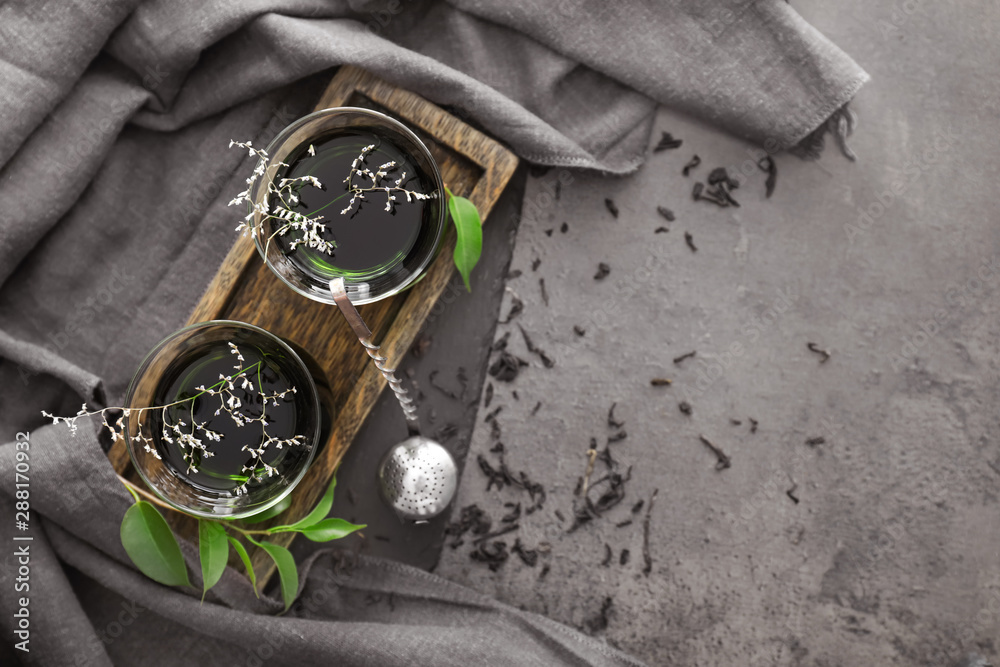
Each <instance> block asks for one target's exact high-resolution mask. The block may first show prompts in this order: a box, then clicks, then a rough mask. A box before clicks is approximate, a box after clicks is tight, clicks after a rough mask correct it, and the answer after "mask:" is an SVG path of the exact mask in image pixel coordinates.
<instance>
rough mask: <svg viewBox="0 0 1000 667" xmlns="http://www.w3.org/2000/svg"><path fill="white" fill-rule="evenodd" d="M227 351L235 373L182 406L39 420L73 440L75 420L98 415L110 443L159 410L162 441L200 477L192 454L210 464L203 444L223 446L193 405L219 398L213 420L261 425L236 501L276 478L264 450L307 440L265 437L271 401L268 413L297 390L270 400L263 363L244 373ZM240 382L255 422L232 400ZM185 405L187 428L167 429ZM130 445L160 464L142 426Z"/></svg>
mask: <svg viewBox="0 0 1000 667" xmlns="http://www.w3.org/2000/svg"><path fill="white" fill-rule="evenodd" d="M229 351H230V353H231V354H234V355H236V363H235V364H234V365H233V373H231V374H230V375H223V374H222V373H220V374H219V381H218V382H216V383H215V384H213V385H212V386H210V387H206V386H205V385H201V386H200V387H195V389H197V390H198V393H197V394H195V395H194V396H191V397H190V398H185V399H182V400H180V401H174V402H173V403H168V404H167V405H158V406H151V407H145V408H134V409H130V408H121V407H111V408H104V409H102V410H93V411H88V410H87V404H86V403H84V404H83V406H82V407H81V408H80V411H79V412H77V413H76V415H74V416H72V417H57V416H56V415H53V414H50V413H48V412H46V411H44V410H43V411H42V415H43V416H45V417H46V418H48V419H51V420H52V423H53V424H60V423H62V424H66V425H67V426H68V427H69V430H70V434H71V435H76V431H77V428H78V427H77V424H76V421H77V419H79V418H81V417H91V416H94V415H101V419H102V422H103V425H104V427H105V428H107V429H108V431H109V432H110V433H111V437H112V439H114V440H119V439H121V440H124V439H125V419H127V418H128V417H129V415H130V414H131V413H132V412H133V411H135V412H138V413H140V414H141V413H142V412H145V411H147V410H160V411H161V413H160V414H161V418H162V421H163V427H162V429H161V431H160V437H161V438H162V439H163V440H164V441H165V442H168V443H170V444H173V445H176V446H177V447H178V449H179V450H180V452H181V457H182V458H183V460H184V462H185V463H187V465H188V467H187V472H188V474H190V473H192V472H198V467H197V465H196V464H195V450H198V451H199V452H200V455H201V457H202V458H209V457H212V456H214V454H213V453H212V452H211V451H210V450H209V449H208V445H206V441H209V442H221V441H222V438H223V436H222V434H221V433H218V432H216V431H213V430H211V429H209V428H208V427H207V425H206V424H207V422H201V423H199V422H198V421H197V420H195V418H194V401H195V399H196V398H198V397H200V396H204V395H208V396H217V397H218V398H219V407H218V408H217V409H216V411H215V415H216V416H218V415H220V414H222V412H223V411H225V412H226V414H228V415H229V417H230V418H231V419H232V420H233V422H234V423H235V424H236V425H237V426H239V427H244V426H248V425H250V424H260V428H261V440H260V443H259V444H258V445H257V446H256V447H255V446H252V445H244V446H243V451H245V452H247V453H248V454H249V456H250V460H249V463H248V464H245V465H244V466H243V469H242V472H243V473H244V474H248V477H247V480H246V481H245V482H244V483H243V484H242V485H240V486H239V487H237V488H236V489H234V490H233V491H232V493H233V495H236V496H240V495H243V494H244V493H246V491H247V485H248V484H249V483H250V482H251V481H261V480H263V479H264V478H265V477H271V476H273V475H274V474H275V473H276V472H277V469H276V468H275V467H274V466H271V465H269V464H268V463H266V462H265V461H264V460H263V457H264V454H265V453H266V452H267V449H268V448H269V447H271V446H274V447H275V448H276V449H283V448H284V447H288V446H295V445H303V444H305V442H306V439H305V436H302V435H296V436H293V437H291V438H277V437H275V436H272V435H268V433H267V427H268V425H269V423H268V421H267V404H268V401H270V403H271V406H272V407H277V405H278V399H281V398H284V397H285V396H287V395H289V394H296V393H298V391H297V390H296V388H295V387H290V388H288V389H285V390H284V391H278V392H273V393H270V394H267V393H264V392H263V391H261V387H260V371H259V369H260V365H261V364H262V363H263V362H262V361H258V362H257V363H255V364H253V365H251V366H249V367H244V365H243V362H244V361H245V358H244V357H243V353H242V352H240V349H239V347H238V346H237V345H236V344H235V343H232V342H230V343H229ZM255 369H257V372H258V382H257V387H256V389H255V387H254V383H253V381H252V380H251V379H250V377H248V373H250V372H251V371H253V370H255ZM237 380H238V381H240V389H241V390H243V391H249V392H255V391H256V392H257V393H258V395H259V396H260V397H261V399H262V400H261V413H260V415H258V416H256V417H254V416H252V415H250V414H247V413H246V412H244V411H243V408H245V406H244V404H243V401H242V400H241V399H240V398H239V397H238V396H236V394H235V393H234V392H235V391H236V381H237ZM184 403H190V409H191V412H190V414H191V424H188V423H187V422H186V421H184V420H183V419H178V420H177V421H176V422H174V423H172V424H171V423H169V420H168V418H167V410H168V409H169V408H171V407H174V406H177V405H182V404H184ZM118 411H120V412H121V413H122V414H121V416H119V417H118V419H117V420H116V421H115V422H114V423H111V422H109V421H108V413H111V412H118ZM132 441H133V442H136V443H139V444H141V445H142V446H143V449H144V450H145V451H146V452H148V453H150V454H151V455H153V456H155V457H156V458H157V459H161V460H162V457H161V456H160V453H159V452H158V451H157V450H156V446H155V443H154V441H153V439H152V438H151V437H149V436H147V435H146V434H144V433H143V430H142V424H141V423H140V424H139V429H138V432H137V433H136V435H134V436H132ZM258 468H263V470H262V471H260V472H258Z"/></svg>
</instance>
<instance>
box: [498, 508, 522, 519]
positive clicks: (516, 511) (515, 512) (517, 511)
mask: <svg viewBox="0 0 1000 667" xmlns="http://www.w3.org/2000/svg"><path fill="white" fill-rule="evenodd" d="M503 506H504V507H508V508H510V512H508V513H507V514H504V515H503V516H502V517H500V523H514V522H515V521H517V520H518V519H520V518H521V503H504V504H503Z"/></svg>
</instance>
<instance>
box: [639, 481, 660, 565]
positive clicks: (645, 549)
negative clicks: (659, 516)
mask: <svg viewBox="0 0 1000 667" xmlns="http://www.w3.org/2000/svg"><path fill="white" fill-rule="evenodd" d="M659 492H660V490H659V489H653V495H651V496H650V497H649V505H648V506H647V507H646V516H645V518H644V519H643V520H642V560H643V562H644V565H643V566H642V573H643V574H644V575H645V576H647V577H648V576H649V573H650V572H652V571H653V555H652V553H651V552H650V550H649V518H650V515H652V513H653V503H655V502H656V494H658V493H659ZM638 506H639V507H642V501H641V500H640V501H639V505H638ZM633 511H635V508H633Z"/></svg>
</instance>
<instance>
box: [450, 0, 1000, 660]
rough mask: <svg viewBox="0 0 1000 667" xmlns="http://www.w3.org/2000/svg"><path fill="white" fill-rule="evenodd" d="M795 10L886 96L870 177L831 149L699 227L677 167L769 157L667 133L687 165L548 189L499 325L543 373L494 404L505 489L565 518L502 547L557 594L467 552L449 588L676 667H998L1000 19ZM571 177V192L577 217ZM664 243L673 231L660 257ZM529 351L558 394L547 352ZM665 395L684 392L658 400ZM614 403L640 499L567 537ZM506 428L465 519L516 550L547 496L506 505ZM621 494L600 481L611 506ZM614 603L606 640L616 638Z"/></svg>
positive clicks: (721, 138)
mask: <svg viewBox="0 0 1000 667" xmlns="http://www.w3.org/2000/svg"><path fill="white" fill-rule="evenodd" d="M794 4H795V5H796V7H797V8H798V9H799V11H800V12H802V13H803V14H804V16H805V17H806V18H807V19H808V20H809V21H811V22H812V23H813V24H814V25H815V26H816V27H817V28H818V29H819V30H821V31H823V32H824V33H826V34H827V35H828V36H830V37H831V38H832V39H833V41H834V42H836V43H837V44H839V45H840V46H842V47H843V48H844V49H846V50H847V51H848V52H849V53H851V54H852V55H853V56H854V57H855V58H856V59H857V60H858V61H859V62H860V63H861V64H862V65H863V66H864V67H865V68H866V69H868V71H869V72H870V73H871V74H872V76H873V81H872V82H871V83H870V84H868V85H867V86H866V87H865V88H864V89H863V90H862V92H861V93H860V95H859V96H858V98H857V100H856V103H855V109H856V110H857V112H858V114H859V115H860V120H861V124H860V127H859V130H858V132H857V134H856V135H855V137H854V139H853V147H854V149H855V150H856V152H857V154H858V158H859V159H858V162H857V163H854V164H852V163H850V162H848V161H847V160H846V159H844V158H843V157H842V156H840V155H839V154H837V152H836V151H835V150H829V151H827V152H826V154H825V155H824V156H823V158H822V159H821V160H820V161H818V162H801V161H798V160H797V159H795V158H792V157H790V156H787V155H780V156H778V157H777V158H776V161H777V165H778V172H779V175H778V183H777V189H776V191H775V193H774V196H773V197H772V198H771V199H769V200H765V199H764V196H763V174H761V173H759V172H756V171H754V170H753V169H749V170H748V173H749V176H748V177H740V180H741V181H743V184H742V186H741V187H740V188H739V190H738V191H737V192H736V193H735V195H736V197H737V199H739V201H740V202H741V203H742V204H743V205H742V207H741V208H738V209H736V208H728V209H718V208H715V207H714V206H712V205H709V204H705V203H704V202H697V203H696V202H693V201H692V200H691V198H690V196H689V192H690V188H691V183H692V179H685V178H683V177H682V176H681V175H680V169H681V166H682V165H683V164H684V163H685V162H686V161H687V159H688V158H689V157H690V155H691V154H692V153H697V154H699V155H700V156H701V158H702V160H703V164H702V166H701V167H700V168H699V169H698V170H697V171H696V172H695V176H696V177H700V178H704V176H705V175H706V173H707V168H709V167H712V166H728V167H730V168H731V169H735V170H736V171H740V168H741V166H742V165H743V164H744V162H745V161H746V160H748V159H749V158H750V157H751V156H752V155H754V153H753V151H752V147H751V146H749V145H747V144H746V143H744V142H742V141H740V140H738V139H736V138H732V137H728V136H725V135H723V134H722V133H720V132H719V131H717V130H716V129H713V128H711V127H707V126H705V125H704V124H702V123H700V122H699V121H698V120H697V119H692V118H685V117H681V116H678V115H675V114H672V113H670V112H669V111H666V110H665V111H663V112H662V113H661V115H660V117H659V118H658V121H657V131H659V130H667V131H670V132H672V133H673V134H674V135H675V136H677V137H680V138H682V139H683V140H684V145H683V147H682V148H680V149H679V150H676V151H668V152H665V153H660V154H657V155H652V156H651V157H650V160H649V163H648V164H647V166H646V167H644V168H643V169H642V170H641V171H640V172H638V173H637V174H635V175H634V176H631V177H629V178H624V179H613V178H607V177H603V176H600V175H594V174H582V173H578V172H565V173H564V172H560V171H559V170H553V171H550V172H549V173H548V174H546V175H545V176H543V177H541V178H533V179H529V182H528V185H527V193H526V197H525V209H524V213H525V218H524V220H523V221H522V223H521V226H520V231H519V235H518V239H517V245H516V248H515V252H514V259H513V264H512V270H520V271H522V274H521V275H520V276H519V277H517V278H514V279H511V280H510V281H509V283H508V287H509V288H510V290H511V291H510V292H508V294H507V296H506V301H505V305H504V307H503V309H502V313H503V315H504V316H506V313H507V311H508V309H509V304H510V302H511V300H512V299H513V297H514V295H515V293H516V296H517V297H519V298H520V299H522V300H523V301H524V303H525V309H524V312H523V314H521V315H520V316H519V317H517V318H516V319H515V320H514V321H513V322H512V323H511V324H509V325H502V326H500V327H499V329H498V331H497V336H498V337H499V336H501V335H503V334H504V333H505V332H507V331H510V332H511V337H510V342H509V349H510V351H512V352H513V353H514V354H516V355H517V356H519V357H522V358H524V359H525V360H528V361H529V362H530V366H528V367H526V368H523V369H522V370H521V372H520V374H519V376H518V377H517V378H516V379H515V380H514V381H513V382H510V383H504V382H497V381H495V380H494V381H492V384H493V387H494V394H495V395H494V398H493V401H492V405H491V408H490V409H495V408H496V407H499V406H503V410H502V412H501V413H499V414H498V415H497V417H496V419H497V422H498V424H499V425H500V428H501V433H500V440H501V441H502V442H503V443H504V445H505V447H506V461H507V463H508V465H509V466H510V468H511V469H512V470H514V471H520V470H524V471H527V472H528V473H529V474H530V475H531V476H532V477H533V478H534V479H536V480H537V481H539V482H541V483H543V484H544V485H545V487H546V490H547V494H548V498H547V501H546V503H545V505H544V508H543V509H542V510H541V511H538V512H535V513H534V514H532V515H530V516H524V517H522V518H521V520H520V528H519V530H518V531H517V532H515V533H511V534H508V535H504V536H503V537H502V538H500V539H504V540H507V542H508V545H510V544H512V543H513V541H514V539H515V538H520V539H521V541H522V542H523V543H524V544H525V545H526V546H527V547H529V548H534V547H536V546H537V545H538V544H539V543H548V544H550V545H551V552H550V553H548V554H542V555H541V558H540V562H539V563H538V564H537V565H536V566H535V567H529V566H528V565H526V564H525V563H524V562H522V561H521V559H519V558H518V557H517V556H511V557H510V558H509V559H508V560H507V561H506V562H505V563H504V564H503V565H501V566H500V567H499V568H498V569H497V571H496V572H491V571H490V570H489V569H488V568H487V567H486V566H485V565H484V564H483V563H480V562H475V561H473V560H471V559H470V557H469V552H470V550H471V549H472V545H471V544H470V540H468V539H466V543H465V544H463V545H462V546H460V547H458V548H455V549H451V548H449V547H445V549H444V551H443V553H442V557H441V562H440V564H439V566H438V572H439V573H440V574H443V575H444V576H446V577H448V578H451V579H453V580H455V581H458V582H461V583H463V584H467V585H469V586H472V587H473V588H475V589H478V590H480V591H483V592H486V593H489V594H492V595H495V596H497V597H498V598H500V599H501V600H504V601H506V602H509V603H511V604H514V605H518V606H521V607H525V608H528V609H532V610H536V611H539V612H542V613H545V614H547V615H549V616H551V617H552V618H554V619H557V620H559V621H564V622H566V623H569V624H571V625H575V626H578V627H584V628H587V629H589V630H590V631H592V632H595V633H596V634H598V635H601V636H605V637H606V638H607V640H608V641H609V642H612V643H614V644H615V645H618V646H620V647H622V648H623V649H625V650H627V651H629V652H632V653H634V654H635V655H637V656H639V657H641V658H644V659H645V660H647V661H648V662H649V663H650V664H654V665H667V664H676V665H693V664H701V665H729V664H740V665H758V664H759V665H800V664H801V665H817V666H819V665H955V664H959V663H960V662H961V661H962V660H964V659H966V657H967V656H969V655H970V654H979V655H981V656H983V657H984V658H985V659H992V660H993V661H994V662H997V660H998V658H1000V644H998V643H997V638H998V637H1000V504H998V493H1000V444H998V442H997V434H998V427H1000V416H998V414H1000V413H998V410H997V401H998V398H1000V375H998V368H1000V317H998V314H1000V313H998V310H1000V308H998V305H997V304H998V302H997V298H996V297H997V294H998V285H1000V264H998V255H1000V228H998V225H997V207H996V203H995V197H996V192H997V176H998V172H1000V158H998V155H1000V150H998V149H1000V138H998V136H1000V135H998V133H997V129H998V122H997V121H998V102H1000V91H998V84H997V81H996V78H995V68H996V65H997V63H998V62H1000V45H998V43H997V41H996V40H995V33H996V26H997V25H998V20H1000V10H998V9H997V7H996V5H994V4H989V3H986V2H969V3H961V5H941V4H933V3H922V2H919V0H918V1H916V2H896V3H892V4H883V5H873V4H871V3H862V2H860V0H849V1H848V2H846V3H838V4H833V5H831V4H826V5H823V4H821V3H819V2H816V1H815V0H809V1H808V2H797V3H794ZM560 177H561V178H563V179H566V180H568V179H570V178H571V179H572V183H571V184H568V185H563V186H562V187H561V197H560V199H559V200H558V201H555V200H554V198H553V197H552V196H551V195H550V194H549V193H550V192H551V190H552V189H553V185H552V184H553V183H554V182H555V181H556V180H558V179H559V178H560ZM894 184H896V188H897V190H896V194H892V188H893V186H894ZM884 193H889V194H884ZM605 197H611V198H613V199H614V201H615V202H616V204H617V206H618V208H619V209H620V215H619V217H618V219H614V218H613V217H612V216H611V215H610V214H609V213H608V212H607V211H606V209H605V207H604V203H603V201H604V199H605ZM657 205H663V206H667V207H669V208H671V209H673V210H674V211H675V212H676V217H677V219H676V221H675V222H673V223H667V222H665V221H664V220H662V219H661V218H659V217H658V216H657V214H656V212H655V208H656V206H657ZM866 211H867V212H869V214H870V215H871V218H870V221H869V219H865V218H861V217H860V216H861V215H862V213H864V212H866ZM859 218H860V222H859ZM563 222H566V223H568V225H569V229H568V231H567V232H566V233H561V232H560V231H559V227H560V225H561V223H563ZM660 225H666V226H668V227H669V228H670V231H669V232H668V233H660V234H654V229H655V228H656V227H658V226H660ZM848 225H851V226H848ZM549 229H554V232H553V233H552V235H551V236H549V235H548V234H547V233H546V230H549ZM685 231H689V232H690V233H691V234H692V235H693V240H694V243H695V245H696V246H697V248H698V250H697V252H692V251H691V250H690V249H689V248H688V247H687V246H686V244H685V241H684V232H685ZM538 260H540V264H538V266H537V270H533V268H532V264H533V262H535V261H538ZM599 262H606V263H607V264H608V265H609V266H610V274H609V275H608V276H607V277H606V278H605V279H603V280H595V279H594V277H593V276H594V274H595V272H596V271H597V267H598V263H599ZM539 278H544V280H545V284H546V288H547V293H548V298H549V304H548V305H546V304H545V303H544V302H543V300H542V297H541V294H540V289H539ZM516 324H520V325H522V326H523V327H524V328H525V330H526V331H527V332H528V333H529V334H530V335H531V336H532V338H533V340H534V343H535V344H536V345H537V346H539V347H541V348H543V349H544V350H545V351H546V352H547V353H548V354H549V355H550V356H551V357H552V358H554V360H555V362H556V363H555V366H554V367H553V368H545V367H544V366H543V365H542V363H541V361H540V357H539V356H538V355H535V354H532V353H531V352H529V351H528V350H526V348H525V344H524V341H523V340H522V337H521V334H520V332H519V331H518V329H517V327H516V326H515V325H516ZM574 325H579V326H581V327H583V328H584V329H585V330H586V333H585V335H584V336H583V337H578V336H576V335H575V334H574V331H573V326H574ZM808 342H814V343H816V344H817V345H818V346H820V347H821V348H824V349H828V350H829V351H830V352H831V353H832V356H831V358H830V359H829V361H827V362H826V363H820V359H821V357H820V356H819V355H817V354H815V353H813V352H810V351H809V350H807V348H806V345H807V343H808ZM692 350H697V356H696V357H694V358H691V359H688V360H686V361H684V362H682V363H681V364H675V363H673V361H672V360H673V358H674V357H677V356H678V355H681V354H683V353H686V352H689V351H692ZM495 356H496V355H494V357H495ZM654 377H667V378H671V379H672V380H673V385H672V386H668V387H651V386H650V379H651V378H654ZM514 391H516V392H517V394H518V399H517V400H515V398H514V396H513V392H514ZM682 400H687V401H688V402H689V403H690V404H691V406H692V414H691V415H690V416H686V415H684V414H682V413H681V412H680V411H679V410H678V403H679V402H680V401H682ZM538 401H541V402H542V406H541V407H540V408H539V410H538V412H537V414H534V415H532V414H531V411H532V408H533V406H534V405H535V404H536V403H537V402H538ZM612 402H617V406H618V407H617V409H616V416H617V417H618V418H619V419H620V420H622V421H624V423H625V426H624V428H625V429H626V430H627V438H625V439H624V440H621V441H619V442H615V443H613V444H611V445H610V447H611V450H612V452H613V453H614V456H615V458H617V459H618V460H619V461H620V464H621V466H622V467H623V468H624V467H627V466H632V476H631V481H629V482H628V483H627V485H626V498H625V500H624V501H623V502H622V503H621V504H620V505H618V506H617V507H614V508H612V509H611V510H609V511H608V512H606V514H605V515H604V516H603V517H602V518H599V519H596V520H594V521H592V522H591V523H590V524H588V525H584V526H582V527H581V528H580V529H578V530H576V531H575V532H568V530H567V529H568V527H569V519H570V517H571V515H572V510H573V503H574V487H575V486H576V484H577V480H578V478H579V477H580V476H581V475H583V474H584V470H585V466H586V450H587V449H588V447H589V446H590V445H589V443H590V439H591V438H592V437H594V438H597V439H598V442H599V446H600V447H602V448H603V447H604V444H605V442H606V440H607V437H608V435H609V434H611V433H613V432H615V431H614V430H613V429H609V427H608V425H607V421H606V416H607V412H608V408H609V406H610V405H611V403H612ZM485 414H486V411H485V410H482V409H481V410H480V412H479V420H478V424H477V426H476V429H475V432H474V434H473V436H472V442H471V446H470V458H469V465H468V466H467V467H466V470H465V472H464V475H463V479H462V484H461V487H460V491H459V498H458V499H457V505H456V507H457V508H460V507H462V506H466V505H469V504H471V503H477V504H478V505H479V506H480V507H482V508H483V509H484V510H486V512H487V513H488V514H489V515H490V516H491V517H492V519H493V522H494V527H496V526H498V525H499V520H500V517H501V516H502V515H503V514H504V513H506V511H507V508H505V507H504V505H503V503H504V502H518V501H520V502H522V503H525V504H527V495H526V494H525V493H523V492H522V491H520V490H518V489H516V488H509V487H508V488H504V489H503V490H500V491H498V490H496V489H495V488H494V489H492V490H490V491H486V490H485V488H486V477H485V476H484V475H483V474H482V472H481V471H480V470H479V469H478V466H477V465H476V463H475V461H476V456H477V455H480V454H482V455H484V456H485V457H486V458H487V460H489V461H492V462H496V460H497V455H496V454H495V453H491V452H490V451H489V450H490V448H491V447H492V446H493V445H494V442H495V441H494V438H493V434H492V431H493V429H492V427H491V425H490V424H487V423H485V422H484V421H483V417H484V415H485ZM750 417H753V418H755V419H756V420H758V421H759V428H758V430H757V431H756V433H751V432H750V427H749V421H748V419H749V418H750ZM731 419H735V420H739V421H741V423H740V424H739V425H737V424H734V423H731V421H730V420H731ZM699 434H704V435H705V436H707V437H708V438H709V439H710V440H712V441H713V442H714V443H716V444H717V445H718V446H719V447H721V448H722V449H723V450H724V451H725V452H726V453H727V454H728V455H729V456H731V458H732V465H731V467H730V468H728V469H725V470H716V469H715V464H716V458H715V456H714V455H713V454H712V453H711V452H710V451H709V450H708V448H707V447H705V446H704V445H703V444H702V443H701V442H700V441H699ZM811 438H824V442H823V443H822V444H816V445H807V444H806V440H808V439H811ZM602 473H603V464H602V463H600V462H598V463H597V464H596V467H595V473H594V476H593V479H594V480H596V479H597V478H598V477H599V475H600V474H602ZM654 489H659V495H658V498H657V501H656V504H655V507H654V509H653V511H652V514H651V520H650V545H651V555H652V569H651V572H650V573H649V575H648V576H644V574H643V572H642V569H643V558H642V543H643V530H642V521H641V519H642V517H643V513H642V512H640V513H639V514H638V515H635V516H634V517H633V515H632V514H631V513H630V508H631V507H632V505H633V503H634V502H636V501H637V500H639V499H645V500H646V501H647V503H648V499H649V497H650V495H651V494H652V493H653V490H654ZM792 489H794V490H793V491H792V493H791V496H794V497H795V498H797V499H798V502H797V503H796V502H795V500H793V498H792V497H791V496H790V495H788V494H787V493H786V492H788V491H789V490H792ZM557 510H558V511H559V512H561V513H562V514H563V515H564V516H565V517H566V519H567V521H560V519H559V518H558V517H557V516H556V511H557ZM629 518H633V519H635V520H634V522H633V523H632V524H631V525H627V526H624V527H616V524H617V523H619V522H622V521H625V520H627V519H629ZM605 544H609V545H610V546H611V547H612V548H613V556H614V558H613V561H612V563H611V564H610V565H609V566H607V567H605V566H602V565H601V561H602V560H603V558H604V545H605ZM623 548H627V549H629V550H630V553H631V560H630V562H628V564H626V565H620V564H619V562H620V560H619V559H620V553H621V550H622V549H623ZM544 564H548V565H549V568H550V571H549V573H548V575H547V576H545V577H541V572H542V568H543V565H544ZM606 597H610V598H611V599H612V601H613V602H612V606H611V608H610V612H609V614H608V615H607V621H608V622H607V627H606V628H604V627H602V625H603V624H602V623H600V622H596V621H595V619H599V613H598V612H599V609H600V607H601V605H602V603H603V601H604V599H605V598H606Z"/></svg>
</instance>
